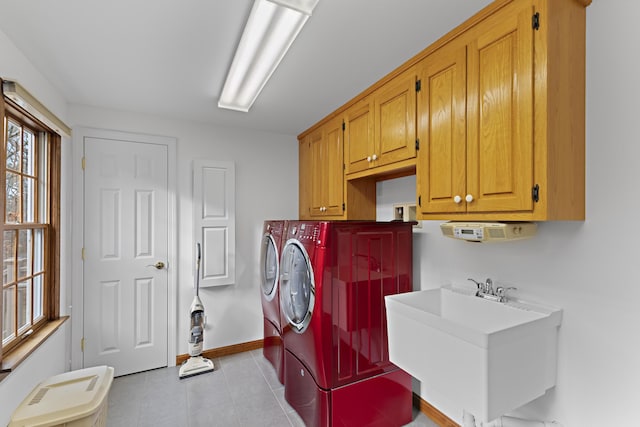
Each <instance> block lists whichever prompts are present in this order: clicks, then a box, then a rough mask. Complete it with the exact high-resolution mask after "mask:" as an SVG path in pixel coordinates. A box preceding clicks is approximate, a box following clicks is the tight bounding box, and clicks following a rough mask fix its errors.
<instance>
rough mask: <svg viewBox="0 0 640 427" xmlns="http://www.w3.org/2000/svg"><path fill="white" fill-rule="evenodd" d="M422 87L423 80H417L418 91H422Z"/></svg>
mask: <svg viewBox="0 0 640 427" xmlns="http://www.w3.org/2000/svg"><path fill="white" fill-rule="evenodd" d="M420 89H422V80H418V81H416V92H420Z"/></svg>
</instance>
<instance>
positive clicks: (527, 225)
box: [440, 221, 537, 242]
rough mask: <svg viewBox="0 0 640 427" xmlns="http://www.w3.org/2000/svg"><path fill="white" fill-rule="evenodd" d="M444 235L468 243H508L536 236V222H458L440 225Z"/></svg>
mask: <svg viewBox="0 0 640 427" xmlns="http://www.w3.org/2000/svg"><path fill="white" fill-rule="evenodd" d="M440 229H441V230H442V234H443V235H444V236H447V237H451V238H453V239H461V240H466V241H468V242H508V241H511V240H520V239H528V238H531V237H533V236H535V234H536V229H537V226H536V223H534V222H457V221H449V222H445V223H443V224H440Z"/></svg>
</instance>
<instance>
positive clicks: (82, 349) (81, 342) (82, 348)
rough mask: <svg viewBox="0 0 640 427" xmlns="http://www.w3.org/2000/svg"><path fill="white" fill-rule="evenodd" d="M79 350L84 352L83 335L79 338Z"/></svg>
mask: <svg viewBox="0 0 640 427" xmlns="http://www.w3.org/2000/svg"><path fill="white" fill-rule="evenodd" d="M80 351H81V352H83V353H84V337H82V338H81V339H80Z"/></svg>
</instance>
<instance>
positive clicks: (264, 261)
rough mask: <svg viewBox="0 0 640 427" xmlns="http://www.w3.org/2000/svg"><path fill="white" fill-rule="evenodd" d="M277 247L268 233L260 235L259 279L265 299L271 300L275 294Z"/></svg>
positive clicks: (277, 265) (277, 271)
mask: <svg viewBox="0 0 640 427" xmlns="http://www.w3.org/2000/svg"><path fill="white" fill-rule="evenodd" d="M278 261H279V260H278V249H277V248H276V241H275V240H274V238H273V236H272V235H271V234H270V233H267V234H265V235H264V236H263V237H262V247H261V250H260V280H261V284H262V293H263V294H264V296H265V298H266V300H267V301H271V300H273V297H274V296H275V295H276V290H277V287H276V284H277V283H278V274H279V268H280V267H279V263H278Z"/></svg>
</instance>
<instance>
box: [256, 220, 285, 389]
mask: <svg viewBox="0 0 640 427" xmlns="http://www.w3.org/2000/svg"><path fill="white" fill-rule="evenodd" d="M286 228H287V221H284V220H274V221H265V222H264V226H263V229H262V243H261V248H260V276H261V277H260V281H261V292H260V295H261V296H262V314H263V317H264V319H263V326H264V344H263V350H262V351H263V355H264V357H265V358H266V359H267V360H269V361H270V362H271V364H272V365H273V368H274V369H275V371H276V375H277V376H278V380H279V381H280V383H281V384H284V344H283V341H282V327H281V323H280V318H281V315H280V292H279V288H280V286H279V274H280V273H279V271H280V270H279V268H280V253H281V251H282V247H283V246H284V237H285V236H284V235H285V233H286Z"/></svg>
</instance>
